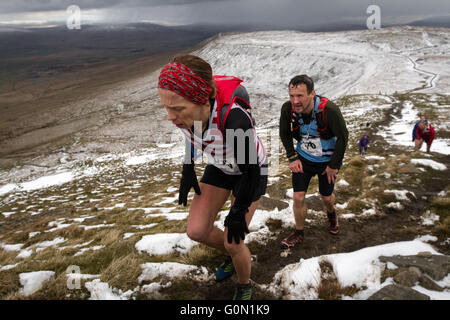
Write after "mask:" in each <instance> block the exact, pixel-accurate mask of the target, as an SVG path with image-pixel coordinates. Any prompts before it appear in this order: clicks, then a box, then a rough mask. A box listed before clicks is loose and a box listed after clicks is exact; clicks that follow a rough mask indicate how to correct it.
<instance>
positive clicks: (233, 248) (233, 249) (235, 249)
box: [223, 237, 244, 256]
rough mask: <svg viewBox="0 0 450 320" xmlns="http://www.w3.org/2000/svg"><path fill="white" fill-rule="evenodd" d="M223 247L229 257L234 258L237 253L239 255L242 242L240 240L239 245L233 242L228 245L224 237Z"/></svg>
mask: <svg viewBox="0 0 450 320" xmlns="http://www.w3.org/2000/svg"><path fill="white" fill-rule="evenodd" d="M223 245H224V247H225V250H227V252H228V253H229V255H230V256H235V255H236V254H237V253H239V251H240V249H241V247H242V246H243V245H244V240H242V239H241V240H240V241H239V244H237V243H236V242H235V241H234V240H233V242H232V243H229V242H228V239H227V238H226V237H225V240H224V243H223Z"/></svg>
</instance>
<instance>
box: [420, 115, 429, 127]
mask: <svg viewBox="0 0 450 320" xmlns="http://www.w3.org/2000/svg"><path fill="white" fill-rule="evenodd" d="M427 124H428V121H427V118H426V117H425V116H424V115H421V116H420V122H419V127H420V129H422V130H423V129H424V128H425V127H426V126H427Z"/></svg>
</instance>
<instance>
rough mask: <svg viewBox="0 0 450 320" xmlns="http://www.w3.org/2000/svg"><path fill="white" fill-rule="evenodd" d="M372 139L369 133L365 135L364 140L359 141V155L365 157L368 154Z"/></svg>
mask: <svg viewBox="0 0 450 320" xmlns="http://www.w3.org/2000/svg"><path fill="white" fill-rule="evenodd" d="M369 144H370V139H369V136H368V135H367V133H364V134H363V136H362V138H361V139H359V142H358V146H359V154H360V155H362V156H363V155H365V154H366V153H367V148H368V147H369Z"/></svg>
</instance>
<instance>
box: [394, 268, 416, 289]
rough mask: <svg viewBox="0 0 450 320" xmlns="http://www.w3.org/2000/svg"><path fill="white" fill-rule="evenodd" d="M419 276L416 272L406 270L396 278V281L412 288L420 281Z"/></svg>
mask: <svg viewBox="0 0 450 320" xmlns="http://www.w3.org/2000/svg"><path fill="white" fill-rule="evenodd" d="M419 277H420V276H419V275H417V273H416V272H414V271H410V270H406V271H402V272H400V273H398V274H397V275H395V276H394V281H395V282H396V283H398V284H401V285H402V286H406V287H412V286H414V285H415V283H416V282H417V281H419Z"/></svg>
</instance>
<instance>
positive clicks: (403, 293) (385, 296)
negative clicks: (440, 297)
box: [367, 284, 430, 300]
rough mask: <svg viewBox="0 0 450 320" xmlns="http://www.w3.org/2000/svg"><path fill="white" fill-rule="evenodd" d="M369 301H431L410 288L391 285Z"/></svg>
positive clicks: (376, 293)
mask: <svg viewBox="0 0 450 320" xmlns="http://www.w3.org/2000/svg"><path fill="white" fill-rule="evenodd" d="M367 300H430V297H429V296H427V295H425V294H423V293H420V292H418V291H416V290H414V289H411V288H408V287H404V286H401V285H396V284H390V285H387V286H385V287H383V288H381V289H380V290H378V291H377V292H375V293H374V294H373V295H371V296H370V297H369V298H368V299H367Z"/></svg>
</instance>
